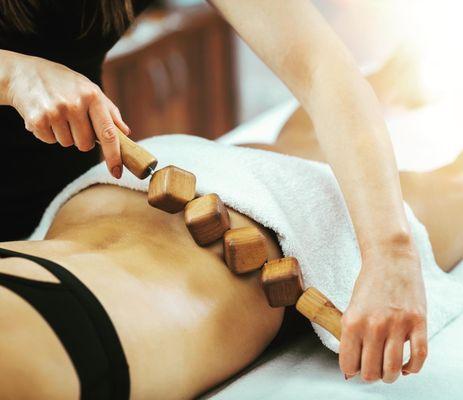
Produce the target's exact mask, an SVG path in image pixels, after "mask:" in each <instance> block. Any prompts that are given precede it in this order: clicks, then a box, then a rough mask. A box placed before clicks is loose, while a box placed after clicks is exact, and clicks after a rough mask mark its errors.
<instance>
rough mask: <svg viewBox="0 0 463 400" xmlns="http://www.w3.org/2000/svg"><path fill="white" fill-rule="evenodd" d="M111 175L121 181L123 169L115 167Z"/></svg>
mask: <svg viewBox="0 0 463 400" xmlns="http://www.w3.org/2000/svg"><path fill="white" fill-rule="evenodd" d="M111 174H112V175H113V176H114V178H116V179H119V178H120V177H121V175H122V171H121V167H113V169H112V170H111Z"/></svg>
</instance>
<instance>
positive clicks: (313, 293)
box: [296, 287, 342, 340]
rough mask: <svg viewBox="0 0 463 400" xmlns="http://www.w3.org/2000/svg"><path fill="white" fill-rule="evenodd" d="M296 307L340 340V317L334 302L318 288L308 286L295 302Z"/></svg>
mask: <svg viewBox="0 0 463 400" xmlns="http://www.w3.org/2000/svg"><path fill="white" fill-rule="evenodd" d="M296 309H297V310H298V311H299V312H300V313H301V314H302V315H304V316H305V317H307V318H308V319H310V320H311V321H312V322H315V323H316V324H318V325H320V326H322V327H323V328H325V329H326V330H327V331H328V332H330V333H331V334H332V335H333V336H334V337H336V338H337V339H338V340H341V317H342V312H341V311H339V310H338V309H337V308H336V307H335V306H334V304H333V303H332V302H331V301H330V300H329V299H328V298H327V297H326V296H325V295H324V294H323V293H321V292H320V291H319V290H317V289H315V288H314V287H311V288H308V289H307V290H306V291H305V292H304V293H303V294H302V296H301V297H299V300H298V301H297V303H296Z"/></svg>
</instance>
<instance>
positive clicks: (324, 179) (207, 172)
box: [30, 135, 463, 352]
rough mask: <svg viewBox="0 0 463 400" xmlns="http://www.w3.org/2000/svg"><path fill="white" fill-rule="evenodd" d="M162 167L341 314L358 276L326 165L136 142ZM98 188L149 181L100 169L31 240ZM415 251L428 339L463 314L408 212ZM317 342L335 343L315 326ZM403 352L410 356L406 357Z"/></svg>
mask: <svg viewBox="0 0 463 400" xmlns="http://www.w3.org/2000/svg"><path fill="white" fill-rule="evenodd" d="M139 144H140V145H142V146H143V147H145V148H146V149H147V150H148V151H150V152H151V153H152V154H154V155H156V157H157V158H158V160H159V167H160V168H161V167H164V166H166V165H169V164H174V165H177V166H179V167H181V168H184V169H186V170H189V171H191V172H193V173H194V174H195V175H196V177H197V192H198V193H199V194H206V193H211V192H215V193H217V194H218V195H219V196H220V197H221V198H222V200H223V201H224V202H225V203H226V204H227V205H228V206H230V207H232V208H234V209H235V210H237V211H239V212H241V213H243V214H246V215H248V216H249V217H251V218H252V219H254V220H255V221H257V222H259V223H261V224H262V225H264V226H266V227H268V228H270V229H272V230H273V231H274V232H275V233H276V234H277V238H278V241H279V243H280V246H281V249H282V251H283V253H284V254H285V256H294V257H296V258H297V259H298V260H299V263H300V265H301V268H302V271H303V279H304V285H305V287H306V288H307V287H310V286H314V287H316V288H318V289H319V290H321V291H322V292H323V293H324V294H326V295H327V296H328V297H329V298H330V299H331V301H332V302H333V303H334V304H335V305H336V306H337V307H338V308H339V309H340V310H341V311H344V310H345V309H346V308H347V305H348V303H349V299H350V296H351V294H352V289H353V286H354V282H355V279H356V277H357V275H358V273H359V269H360V262H361V260H360V253H359V248H358V243H357V240H356V237H355V234H354V229H353V226H352V222H351V219H350V217H349V214H348V211H347V208H346V204H345V202H344V200H343V197H342V194H341V191H340V189H339V186H338V184H337V181H336V179H335V177H334V175H333V173H332V171H331V169H330V168H329V166H327V165H326V164H322V163H318V162H313V161H307V160H302V159H300V158H296V157H290V156H285V155H281V154H276V153H272V152H268V151H263V150H255V149H248V148H240V147H233V146H228V145H224V144H219V143H216V142H211V141H208V140H205V139H201V138H198V137H193V136H185V135H168V136H157V137H153V138H150V139H145V140H143V141H141V142H139ZM95 183H108V184H114V185H119V186H123V187H127V188H131V189H135V190H141V191H145V192H146V191H147V190H148V184H149V180H148V179H145V180H143V181H141V180H138V179H137V178H135V177H134V176H133V175H132V174H131V173H130V172H128V171H125V172H124V176H123V177H122V179H120V180H117V179H114V178H113V177H112V176H110V174H109V173H108V172H107V170H106V166H105V165H103V164H99V165H97V166H95V167H93V168H92V169H90V170H89V171H88V172H87V173H85V174H84V175H82V176H81V177H80V178H78V179H77V180H75V181H74V182H72V183H70V184H69V185H68V186H67V187H66V188H65V189H64V190H63V191H62V192H61V193H60V194H59V195H58V196H57V197H56V198H55V199H54V200H53V202H52V203H51V204H50V205H49V207H48V209H47V210H46V212H45V214H44V215H43V217H42V220H41V222H40V224H39V226H38V227H37V228H36V230H35V231H34V233H33V234H32V236H31V237H30V239H32V240H34V239H42V238H43V237H44V235H45V234H46V232H47V230H48V228H49V226H50V224H51V222H52V220H53V217H54V216H55V214H56V212H57V211H58V209H59V207H60V206H61V205H63V204H64V203H65V202H66V200H68V199H69V198H70V197H71V196H73V195H74V194H76V193H77V192H79V191H80V190H82V189H85V188H86V187H88V186H90V185H93V184H95ZM406 213H407V217H408V220H409V221H410V225H411V228H412V232H413V236H414V238H415V242H416V245H417V247H418V250H419V252H420V256H421V263H422V269H423V276H424V282H425V286H426V293H427V301H428V334H429V337H432V336H433V335H435V334H436V333H437V332H439V330H440V329H442V328H443V327H444V326H445V325H446V324H447V323H449V322H450V321H451V320H452V319H454V318H455V317H456V316H458V315H459V314H460V313H461V312H462V311H463V296H462V295H461V294H462V293H463V285H461V284H460V283H457V282H453V281H452V280H451V278H450V277H449V276H448V275H447V274H446V273H444V272H442V271H441V270H440V269H439V267H438V266H437V264H436V262H435V260H434V256H433V253H432V249H431V245H430V242H429V239H428V235H427V232H426V229H425V228H424V226H423V225H422V224H421V223H420V222H419V221H418V220H417V219H416V217H415V216H414V214H413V212H412V210H411V209H410V208H409V207H408V206H407V205H406ZM314 328H315V331H316V332H317V334H318V335H319V336H320V338H321V340H322V342H323V343H324V344H325V345H326V346H327V347H328V348H330V349H331V350H333V351H335V352H337V351H338V345H339V343H338V341H337V340H336V339H335V338H334V337H332V336H331V335H330V334H329V333H328V332H327V331H325V330H324V329H323V328H321V327H320V326H318V325H316V324H314ZM405 351H406V352H407V349H406V350H405Z"/></svg>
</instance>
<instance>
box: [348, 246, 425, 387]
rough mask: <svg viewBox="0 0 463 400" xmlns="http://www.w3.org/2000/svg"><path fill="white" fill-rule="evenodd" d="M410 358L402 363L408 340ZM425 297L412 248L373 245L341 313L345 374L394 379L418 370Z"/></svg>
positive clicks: (422, 352)
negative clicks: (405, 362)
mask: <svg viewBox="0 0 463 400" xmlns="http://www.w3.org/2000/svg"><path fill="white" fill-rule="evenodd" d="M407 340H410V344H411V358H410V361H409V362H408V363H407V364H405V365H404V366H402V361H403V360H402V357H403V348H404V343H405V342H406V341H407ZM426 355H427V334H426V297H425V291H424V284H423V278H422V275H421V266H420V261H419V256H418V255H417V254H416V251H415V250H413V249H407V250H401V249H396V250H387V251H385V250H384V249H382V250H373V251H370V252H369V253H368V254H367V255H365V256H364V260H363V265H362V268H361V271H360V274H359V276H358V278H357V281H356V284H355V287H354V291H353V294H352V298H351V301H350V304H349V307H348V308H347V310H346V312H345V313H344V315H343V318H342V336H341V343H340V352H339V364H340V367H341V370H342V371H343V372H344V374H346V375H347V378H348V377H350V376H352V375H356V374H360V375H361V378H362V379H363V380H365V381H369V382H372V381H376V380H379V379H382V380H383V381H384V382H386V383H392V382H394V381H395V380H396V379H397V378H398V377H399V376H400V373H401V371H402V373H403V374H404V375H407V374H408V373H417V372H418V371H419V370H420V369H421V367H422V366H423V363H424V361H425V359H426Z"/></svg>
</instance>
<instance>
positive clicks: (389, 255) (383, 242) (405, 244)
mask: <svg viewBox="0 0 463 400" xmlns="http://www.w3.org/2000/svg"><path fill="white" fill-rule="evenodd" d="M360 252H361V256H362V265H363V266H370V267H372V268H374V265H375V264H376V263H377V262H381V260H384V259H388V260H394V259H396V260H403V259H406V260H418V259H419V255H418V251H417V249H416V246H415V243H414V240H413V236H412V234H411V233H410V232H409V231H408V230H400V231H397V232H394V233H393V234H390V235H387V236H384V237H382V238H380V239H377V240H376V241H374V242H370V243H368V244H364V245H363V246H361V248H360ZM381 264H382V262H381Z"/></svg>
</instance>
